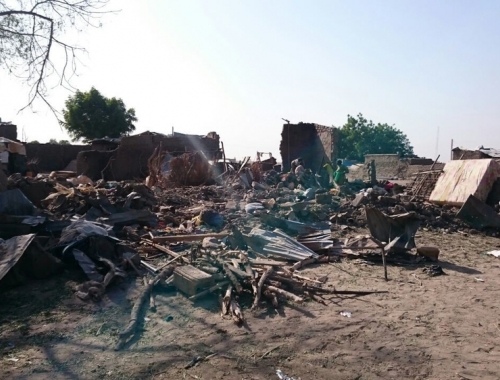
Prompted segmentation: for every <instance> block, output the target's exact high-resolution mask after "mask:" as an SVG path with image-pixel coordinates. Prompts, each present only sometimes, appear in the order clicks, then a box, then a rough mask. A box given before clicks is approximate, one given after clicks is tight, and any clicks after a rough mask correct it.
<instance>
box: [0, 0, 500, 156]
mask: <svg viewBox="0 0 500 380" xmlns="http://www.w3.org/2000/svg"><path fill="white" fill-rule="evenodd" d="M117 7H119V8H120V9H121V12H120V13H118V14H117V15H107V16H105V17H104V18H103V20H102V22H103V27H102V28H100V29H89V30H86V31H85V32H83V33H81V34H79V35H77V34H73V35H72V36H73V37H75V39H76V40H77V41H78V42H79V43H80V45H82V46H84V47H85V48H86V49H87V50H88V54H87V55H84V56H82V59H81V60H82V64H81V65H80V66H79V68H78V76H77V77H75V78H74V79H73V81H72V84H73V86H74V87H75V88H78V89H79V90H81V91H88V90H89V89H90V88H91V87H92V86H94V87H95V88H96V89H98V90H99V91H100V92H101V93H102V94H103V95H105V96H108V97H119V98H122V99H123V100H124V102H125V104H126V105H127V107H130V108H135V110H136V114H137V117H138V119H139V121H138V123H136V126H137V129H136V131H135V132H134V133H141V132H144V131H147V130H149V131H154V132H160V133H166V134H167V133H170V132H171V130H172V127H174V129H175V131H177V132H181V133H189V134H200V135H205V134H207V133H208V132H210V131H215V132H217V133H218V134H219V135H220V138H221V140H222V141H223V142H224V147H225V149H226V154H227V157H229V158H233V157H236V158H241V157H243V156H248V155H250V156H252V157H254V156H255V154H256V152H257V151H262V152H272V153H273V155H274V156H275V157H277V158H280V155H279V142H280V139H281V128H282V125H283V123H284V122H283V120H281V118H286V119H289V120H290V121H291V122H292V123H298V122H301V121H302V122H311V123H317V124H321V125H328V126H332V125H333V126H336V127H341V126H342V125H343V124H345V123H346V121H347V115H348V114H351V115H353V116H355V115H357V114H358V113H362V114H363V115H364V116H365V117H366V118H367V119H369V120H373V121H374V122H375V123H379V122H380V123H387V124H390V125H395V126H396V127H397V128H399V129H401V130H402V131H403V132H404V133H405V134H406V135H407V136H408V138H409V140H410V142H411V143H412V145H413V147H414V149H415V153H416V154H417V155H419V156H422V157H429V158H435V157H436V142H437V139H438V128H439V146H438V150H437V153H438V154H440V155H441V158H440V160H441V161H446V160H448V159H449V157H450V148H451V140H452V139H453V140H454V146H455V147H457V146H461V147H465V148H469V149H475V148H477V147H479V146H481V145H483V146H485V147H490V148H500V136H499V134H498V133H496V132H497V131H498V127H497V123H498V120H499V118H500V107H499V103H500V95H499V92H498V90H497V88H498V87H499V85H500V76H499V74H498V72H497V71H498V70H497V67H499V64H500V53H499V52H498V48H497V47H498V46H499V42H500V41H499V40H500V33H499V32H500V25H498V22H497V20H498V19H499V16H500V3H498V2H494V1H479V2H466V1H440V2H433V1H419V2H409V1H383V2H382V1H378V2H375V1H372V2H367V1H349V2H345V1H314V2H305V1H270V2H269V1H267V2H265V1H253V2H234V1H226V0H224V1H223V0H217V1H212V2H210V3H209V2H203V1H194V0H183V1H180V0H179V1H159V0H157V1H154V0H150V1H144V2H142V3H140V4H139V3H137V2H134V1H132V0H122V1H120V2H118V1H116V0H115V1H112V2H111V4H110V8H112V9H116V8H117ZM53 58H54V59H57V58H58V57H57V56H55V57H53ZM59 58H60V57H59ZM0 89H3V90H4V91H0V118H2V120H3V121H11V122H13V123H14V124H16V125H17V126H18V138H20V139H21V137H22V136H21V135H22V131H23V129H24V131H25V133H26V135H27V138H28V140H29V141H32V140H38V141H39V142H41V143H44V142H47V141H48V140H49V139H51V138H54V139H57V140H62V139H65V140H70V139H69V137H68V135H67V133H66V132H65V131H64V130H62V129H61V128H60V127H59V125H58V124H57V120H56V119H55V118H54V116H53V115H52V114H51V112H50V110H49V109H48V108H47V107H46V106H44V105H43V104H42V103H41V102H37V103H36V104H35V106H34V111H36V112H33V110H30V109H27V110H25V111H23V112H22V113H20V114H18V111H19V110H20V109H21V108H22V107H24V106H25V105H26V104H27V102H28V92H29V88H28V87H27V86H25V85H22V84H21V83H20V82H19V81H18V80H17V79H16V78H14V77H9V76H8V75H7V74H6V73H5V72H3V71H0ZM5 89H6V90H5ZM69 95H71V92H70V91H68V90H65V89H63V88H60V87H55V88H53V89H51V90H50V93H49V100H50V102H51V104H52V105H53V106H54V107H55V108H56V109H58V110H62V108H63V107H64V101H65V100H66V98H67V97H68V96H69Z"/></svg>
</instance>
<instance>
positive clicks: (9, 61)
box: [0, 0, 110, 113]
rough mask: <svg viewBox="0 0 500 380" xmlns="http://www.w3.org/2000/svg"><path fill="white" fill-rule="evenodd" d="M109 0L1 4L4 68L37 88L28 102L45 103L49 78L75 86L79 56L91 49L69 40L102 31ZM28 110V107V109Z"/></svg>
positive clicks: (0, 0) (10, 0)
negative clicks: (75, 35) (86, 31)
mask: <svg viewBox="0 0 500 380" xmlns="http://www.w3.org/2000/svg"><path fill="white" fill-rule="evenodd" d="M108 2H109V0H0V68H4V69H6V70H7V71H8V73H9V74H11V75H14V76H16V77H18V78H20V79H22V80H23V81H25V82H26V83H28V85H29V86H30V87H31V89H30V92H29V101H28V104H27V105H26V106H25V107H24V108H26V107H30V106H32V104H33V102H34V101H35V99H37V98H39V99H41V100H42V101H43V102H45V103H46V104H47V105H48V106H49V107H50V109H51V110H52V111H53V112H54V113H57V111H56V110H55V109H54V108H53V107H52V106H51V104H50V103H49V102H48V100H47V93H48V89H49V87H50V84H49V82H48V80H47V79H48V78H49V77H51V76H55V77H56V78H57V80H58V82H57V84H58V85H61V86H64V87H66V88H71V84H70V80H71V77H72V76H73V75H74V74H75V72H76V66H77V63H78V53H81V52H84V51H85V49H84V48H82V47H80V46H77V45H75V44H73V43H72V42H71V41H67V40H66V38H68V36H65V34H66V33H67V32H69V31H71V30H76V31H82V30H83V29H85V28H87V27H100V26H101V22H100V18H101V16H102V15H103V14H105V13H110V11H107V10H106V9H105V7H106V5H107V4H108ZM24 108H23V109H24Z"/></svg>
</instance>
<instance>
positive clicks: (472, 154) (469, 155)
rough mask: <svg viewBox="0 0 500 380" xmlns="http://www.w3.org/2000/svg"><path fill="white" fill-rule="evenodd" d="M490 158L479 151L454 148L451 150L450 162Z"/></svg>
mask: <svg viewBox="0 0 500 380" xmlns="http://www.w3.org/2000/svg"><path fill="white" fill-rule="evenodd" d="M486 158H491V157H490V156H488V155H487V154H484V153H483V152H481V151H479V150H467V149H460V148H455V149H453V150H452V158H451V159H452V160H480V159H486Z"/></svg>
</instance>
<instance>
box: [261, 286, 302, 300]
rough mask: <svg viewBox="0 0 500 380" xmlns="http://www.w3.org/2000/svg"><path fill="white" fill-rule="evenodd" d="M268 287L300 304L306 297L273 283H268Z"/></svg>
mask: <svg viewBox="0 0 500 380" xmlns="http://www.w3.org/2000/svg"><path fill="white" fill-rule="evenodd" d="M267 289H268V290H270V291H271V292H274V293H276V294H279V295H280V296H283V297H285V298H286V299H288V300H290V301H293V302H297V303H299V304H300V303H302V302H304V299H303V298H302V297H299V296H296V295H295V294H292V293H290V292H287V291H286V290H283V289H279V288H276V287H274V286H271V285H267Z"/></svg>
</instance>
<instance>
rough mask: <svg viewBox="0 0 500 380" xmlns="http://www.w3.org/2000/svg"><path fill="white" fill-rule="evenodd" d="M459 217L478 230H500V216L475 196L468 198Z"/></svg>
mask: <svg viewBox="0 0 500 380" xmlns="http://www.w3.org/2000/svg"><path fill="white" fill-rule="evenodd" d="M457 216H458V217H459V218H460V219H462V220H463V221H464V222H467V223H468V224H470V225H471V226H472V227H474V228H476V229H478V230H482V229H483V228H487V227H494V228H500V216H499V215H498V214H497V213H496V212H495V210H493V209H492V208H491V207H490V206H488V205H487V204H486V203H483V202H482V201H480V200H479V199H477V198H476V197H475V196H474V195H470V196H469V198H467V201H466V202H465V203H464V205H463V206H462V208H461V209H460V211H459V212H458V214H457Z"/></svg>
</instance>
